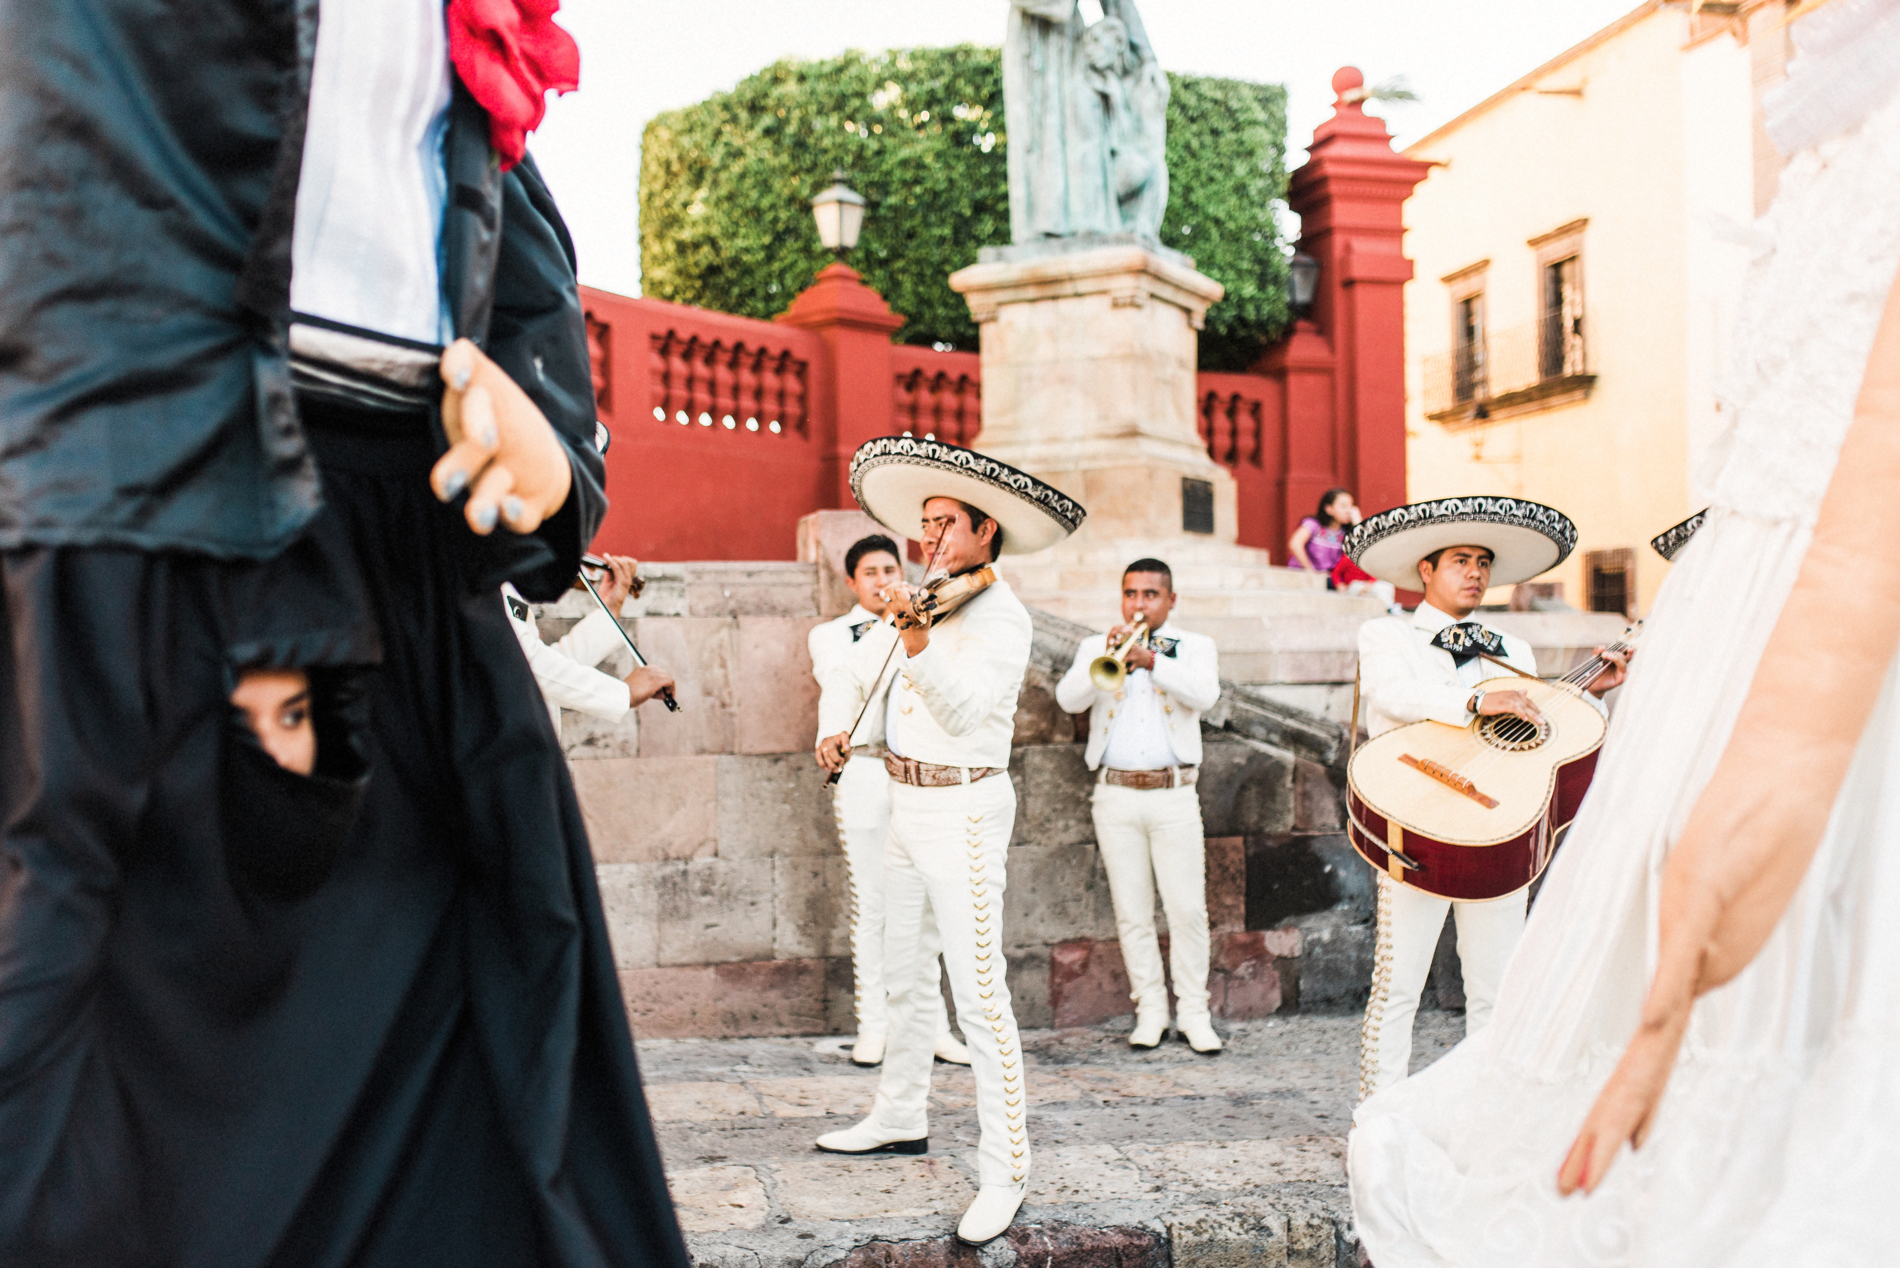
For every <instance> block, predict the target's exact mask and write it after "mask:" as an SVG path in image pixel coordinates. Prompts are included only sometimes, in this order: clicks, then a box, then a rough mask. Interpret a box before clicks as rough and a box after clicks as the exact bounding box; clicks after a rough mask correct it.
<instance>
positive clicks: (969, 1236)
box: [957, 1182, 1029, 1246]
mask: <svg viewBox="0 0 1900 1268" xmlns="http://www.w3.org/2000/svg"><path fill="white" fill-rule="evenodd" d="M1028 1188H1029V1185H1028V1184H1027V1183H1026V1182H1025V1183H1022V1184H986V1185H984V1186H983V1187H982V1188H980V1189H978V1190H977V1191H976V1201H974V1202H972V1203H970V1209H969V1210H967V1211H965V1212H964V1213H963V1219H962V1220H961V1221H959V1222H958V1224H957V1240H958V1241H960V1242H967V1243H969V1244H970V1245H972V1246H981V1245H982V1244H983V1243H984V1242H987V1241H994V1240H995V1239H996V1238H998V1237H1001V1236H1002V1235H1003V1234H1004V1233H1006V1232H1008V1231H1009V1226H1010V1224H1011V1223H1013V1222H1014V1221H1015V1219H1016V1212H1017V1211H1018V1210H1020V1209H1021V1208H1022V1204H1023V1194H1024V1192H1025V1191H1027V1189H1028Z"/></svg>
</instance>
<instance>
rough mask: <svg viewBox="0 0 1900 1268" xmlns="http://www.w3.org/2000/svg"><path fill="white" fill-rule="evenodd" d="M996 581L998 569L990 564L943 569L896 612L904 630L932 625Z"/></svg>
mask: <svg viewBox="0 0 1900 1268" xmlns="http://www.w3.org/2000/svg"><path fill="white" fill-rule="evenodd" d="M995 584H996V570H995V569H994V568H992V567H990V566H989V565H988V564H984V565H983V566H982V567H981V568H976V569H972V570H971V571H969V572H960V573H958V574H956V575H955V576H951V575H950V574H949V573H947V572H940V573H938V574H937V575H936V576H934V577H932V578H930V579H929V580H928V581H926V582H924V587H923V590H922V591H921V592H920V593H918V594H917V595H915V596H913V597H912V599H911V601H910V602H909V603H908V604H906V605H905V606H904V607H903V608H900V609H896V610H895V612H894V615H895V617H896V620H897V628H898V629H900V630H914V629H929V628H930V625H931V623H932V622H933V621H937V620H940V619H942V618H943V617H946V616H949V615H950V614H951V613H952V612H955V611H956V610H957V609H958V608H960V607H962V606H963V605H964V604H966V603H968V602H969V601H970V600H971V599H974V598H975V597H976V596H977V595H979V594H982V593H983V592H984V591H985V590H987V589H989V588H990V587H991V586H993V585H995Z"/></svg>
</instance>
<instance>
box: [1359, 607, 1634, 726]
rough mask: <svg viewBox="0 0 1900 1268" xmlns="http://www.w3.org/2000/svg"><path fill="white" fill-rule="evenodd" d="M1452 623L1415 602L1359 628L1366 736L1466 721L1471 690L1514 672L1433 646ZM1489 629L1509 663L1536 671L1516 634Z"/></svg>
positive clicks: (1507, 685)
mask: <svg viewBox="0 0 1900 1268" xmlns="http://www.w3.org/2000/svg"><path fill="white" fill-rule="evenodd" d="M1474 615H1475V614H1474ZM1465 620H1467V621H1470V620H1472V617H1466V618H1465ZM1457 623H1458V618H1457V617H1455V616H1450V615H1447V614H1446V613H1444V612H1441V611H1439V610H1438V609H1437V608H1435V607H1433V606H1432V605H1431V604H1429V603H1420V604H1419V605H1418V610H1417V611H1416V612H1414V613H1412V615H1410V616H1409V617H1406V616H1387V617H1380V618H1379V619H1378V620H1374V621H1367V622H1366V623H1365V624H1364V625H1362V626H1360V627H1359V700H1360V706H1361V712H1362V713H1363V714H1364V716H1365V722H1366V734H1367V735H1368V736H1373V735H1383V734H1384V733H1385V732H1387V731H1390V730H1391V729H1392V728H1393V727H1395V726H1404V725H1405V724H1407V723H1410V722H1424V721H1427V720H1429V721H1432V722H1443V723H1444V724H1445V725H1447V726H1469V725H1470V724H1471V720H1472V719H1473V718H1474V717H1475V716H1476V715H1475V714H1473V713H1472V712H1471V711H1470V710H1469V709H1467V708H1466V707H1465V706H1466V705H1467V704H1469V703H1470V702H1471V695H1472V692H1473V690H1474V689H1475V688H1476V687H1477V686H1478V685H1479V684H1481V683H1485V682H1488V681H1490V680H1492V679H1494V678H1516V677H1517V676H1518V675H1516V674H1514V673H1512V672H1511V670H1510V669H1507V668H1505V667H1504V666H1503V665H1498V664H1494V663H1493V662H1491V661H1488V660H1484V659H1482V658H1478V657H1474V658H1472V659H1471V660H1468V661H1466V662H1465V663H1464V664H1463V665H1459V664H1458V663H1457V661H1456V660H1455V659H1454V658H1453V656H1452V654H1451V653H1450V652H1448V651H1446V650H1445V649H1444V648H1442V647H1433V646H1432V639H1433V638H1434V637H1435V636H1436V635H1437V634H1438V631H1440V630H1442V629H1444V628H1445V627H1446V626H1448V625H1455V624H1457ZM1477 624H1483V622H1477ZM1485 628H1486V629H1490V628H1491V627H1490V626H1485ZM1494 632H1495V633H1497V634H1498V636H1499V637H1500V638H1502V639H1503V640H1504V659H1505V660H1506V661H1507V662H1509V663H1510V665H1511V666H1512V667H1514V668H1516V669H1520V670H1522V671H1524V672H1525V673H1527V674H1535V673H1536V672H1537V656H1536V654H1535V653H1534V652H1533V651H1532V650H1531V645H1530V644H1529V643H1527V642H1525V641H1524V640H1523V639H1521V638H1519V637H1518V636H1517V635H1515V634H1506V633H1504V632H1503V631H1502V630H1497V631H1494ZM1498 689H1499V690H1511V689H1512V685H1511V684H1510V683H1504V684H1500V687H1499V688H1498ZM1584 698H1585V699H1587V700H1589V701H1590V702H1591V703H1592V704H1593V705H1595V706H1596V708H1597V711H1598V712H1599V713H1605V714H1607V713H1608V712H1609V710H1608V708H1607V707H1606V706H1605V705H1604V703H1603V701H1601V700H1600V699H1598V698H1597V697H1596V696H1592V695H1588V694H1587V693H1586V695H1585V697H1584Z"/></svg>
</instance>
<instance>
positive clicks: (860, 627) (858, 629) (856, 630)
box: [851, 621, 877, 643]
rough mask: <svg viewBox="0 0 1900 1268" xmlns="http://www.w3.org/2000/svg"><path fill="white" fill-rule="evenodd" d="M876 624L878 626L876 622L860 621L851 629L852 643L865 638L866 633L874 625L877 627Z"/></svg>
mask: <svg viewBox="0 0 1900 1268" xmlns="http://www.w3.org/2000/svg"><path fill="white" fill-rule="evenodd" d="M876 624H877V622H876V621H859V622H858V623H857V624H856V625H854V626H852V627H851V641H852V642H854V643H855V642H857V641H858V640H859V639H861V638H863V637H864V631H866V630H868V629H870V628H871V627H872V626H873V625H876Z"/></svg>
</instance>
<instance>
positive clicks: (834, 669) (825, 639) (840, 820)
mask: <svg viewBox="0 0 1900 1268" xmlns="http://www.w3.org/2000/svg"><path fill="white" fill-rule="evenodd" d="M903 579H904V564H903V559H902V557H901V556H900V555H899V553H898V549H897V543H896V542H894V541H892V540H891V539H890V538H888V537H886V536H884V535H883V534H882V533H873V534H872V535H870V536H869V537H864V538H860V539H859V540H858V541H855V542H853V543H852V544H851V548H850V549H849V550H847V551H845V553H844V584H845V586H846V587H847V588H848V589H849V590H850V591H851V593H852V595H853V596H854V597H855V598H856V599H857V602H856V603H855V604H853V605H852V607H851V610H850V611H849V612H846V613H845V614H844V615H843V616H841V617H839V618H838V619H837V620H835V621H826V622H825V623H824V624H822V625H815V626H813V627H812V631H811V634H810V635H809V636H808V637H807V640H806V647H807V649H808V650H809V651H810V652H811V672H812V676H813V677H814V678H816V679H817V680H818V741H817V742H818V744H819V745H823V743H824V741H825V740H826V739H828V738H829V737H831V736H833V735H836V734H838V733H839V732H840V731H843V732H845V733H846V734H848V735H849V736H850V737H851V746H852V747H851V753H852V756H853V757H857V758H861V759H863V760H861V761H853V762H847V763H846V764H845V766H844V769H843V770H842V771H840V772H839V774H838V779H837V784H836V786H835V787H834V788H833V789H832V802H831V806H832V813H833V816H834V818H835V819H836V821H837V824H838V844H839V846H840V847H841V848H842V849H843V850H844V864H845V871H846V873H847V875H848V876H849V877H850V885H851V985H852V989H853V994H854V997H855V999H854V1002H855V1004H856V1014H857V1023H858V1033H857V1037H856V1039H855V1040H854V1041H853V1042H852V1045H851V1061H852V1063H853V1064H855V1065H862V1066H874V1065H881V1064H883V1061H884V1047H885V1044H886V1043H888V1042H889V1040H890V1026H889V1021H888V1015H889V1010H888V1008H887V1006H886V1002H885V989H884V944H885V941H886V940H887V939H888V938H893V937H895V938H899V939H910V938H915V936H916V930H914V929H902V928H895V927H891V926H888V925H886V923H885V920H884V843H885V840H886V839H887V838H888V837H889V836H890V834H891V777H890V774H889V773H888V772H887V771H886V770H885V769H884V711H883V709H882V708H880V707H878V706H880V705H882V704H883V703H884V697H885V695H886V693H888V692H889V691H890V688H891V679H892V678H893V677H895V671H896V666H895V665H892V666H890V667H889V668H887V669H886V670H885V671H884V674H883V676H882V677H881V678H880V679H879V680H878V681H877V682H876V683H875V684H874V685H873V686H872V688H871V690H870V692H869V695H868V697H867V695H866V692H865V690H864V688H863V687H862V686H861V685H860V684H859V682H858V680H857V677H856V676H855V674H854V673H853V672H852V652H853V650H854V649H855V648H856V647H857V645H858V644H859V643H861V642H862V641H863V640H864V636H865V635H866V634H869V633H870V632H871V631H872V629H873V628H875V627H876V625H877V623H878V622H879V621H881V620H883V619H884V618H885V616H886V615H887V614H888V613H889V611H890V605H889V604H888V603H886V602H885V600H884V590H885V588H886V587H887V586H889V585H890V584H891V583H892V582H894V581H902V580H903ZM824 760H825V758H824V755H823V754H822V753H821V754H820V755H819V762H820V764H823V763H824ZM926 1007H930V1008H933V1010H934V1013H935V1019H936V1020H935V1024H934V1027H933V1028H934V1029H935V1031H936V1034H937V1046H936V1056H937V1060H939V1061H944V1062H948V1063H950V1064H951V1065H969V1064H970V1053H969V1050H968V1049H966V1048H965V1047H964V1046H963V1045H962V1044H961V1043H958V1042H957V1038H956V1036H955V1035H952V1034H951V1033H950V1019H949V1016H948V1015H947V1012H946V1010H945V1008H944V1006H943V993H942V992H941V991H939V992H937V993H936V994H935V996H934V998H933V999H931V1000H929V1001H927V1002H926Z"/></svg>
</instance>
